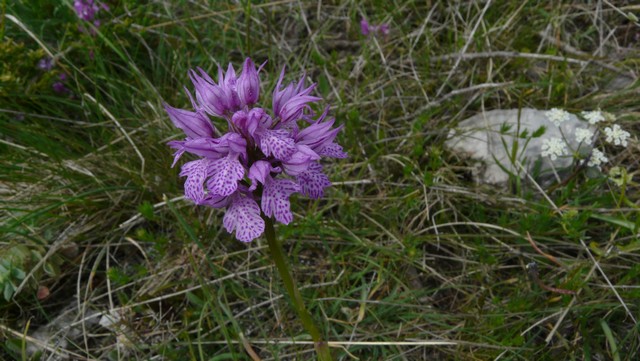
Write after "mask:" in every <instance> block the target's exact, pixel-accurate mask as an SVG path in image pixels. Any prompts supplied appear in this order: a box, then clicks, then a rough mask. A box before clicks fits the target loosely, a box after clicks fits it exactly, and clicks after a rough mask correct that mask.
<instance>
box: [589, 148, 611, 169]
mask: <svg viewBox="0 0 640 361" xmlns="http://www.w3.org/2000/svg"><path fill="white" fill-rule="evenodd" d="M608 161H609V158H607V157H606V156H605V155H604V153H602V152H601V151H599V150H598V149H594V150H593V151H592V152H591V158H589V162H588V163H587V165H588V166H589V167H598V169H600V165H601V164H603V163H607V162H608Z"/></svg>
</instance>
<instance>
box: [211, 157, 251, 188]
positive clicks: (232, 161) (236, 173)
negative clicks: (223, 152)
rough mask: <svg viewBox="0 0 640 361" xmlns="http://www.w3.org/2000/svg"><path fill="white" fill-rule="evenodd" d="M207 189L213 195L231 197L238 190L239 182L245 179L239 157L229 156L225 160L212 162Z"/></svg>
mask: <svg viewBox="0 0 640 361" xmlns="http://www.w3.org/2000/svg"><path fill="white" fill-rule="evenodd" d="M208 171H209V173H210V174H211V177H210V178H209V180H208V181H207V188H209V191H210V192H211V194H214V195H218V196H223V197H224V196H229V195H231V194H233V192H235V191H236V189H238V181H240V180H241V179H242V178H243V177H244V167H243V166H242V164H241V163H240V161H239V160H238V158H237V156H236V157H233V156H232V155H229V156H227V157H225V158H221V159H218V160H216V161H213V162H210V165H209V168H208Z"/></svg>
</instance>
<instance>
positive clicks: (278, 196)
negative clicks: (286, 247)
mask: <svg viewBox="0 0 640 361" xmlns="http://www.w3.org/2000/svg"><path fill="white" fill-rule="evenodd" d="M299 191H300V186H298V185H297V184H296V183H295V182H294V181H292V180H290V179H272V178H267V181H266V184H265V187H264V192H263V193H262V211H263V212H264V214H265V215H266V216H267V217H271V216H275V218H276V220H277V221H278V222H281V223H284V224H289V223H290V222H291V221H292V220H293V214H292V213H291V209H290V208H291V203H289V196H291V194H292V193H295V192H299Z"/></svg>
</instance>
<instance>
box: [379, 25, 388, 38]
mask: <svg viewBox="0 0 640 361" xmlns="http://www.w3.org/2000/svg"><path fill="white" fill-rule="evenodd" d="M378 31H379V32H380V33H382V35H385V36H386V35H389V24H381V25H380V27H378Z"/></svg>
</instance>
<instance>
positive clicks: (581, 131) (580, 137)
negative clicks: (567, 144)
mask: <svg viewBox="0 0 640 361" xmlns="http://www.w3.org/2000/svg"><path fill="white" fill-rule="evenodd" d="M576 142H578V143H584V144H591V143H592V142H593V132H592V131H591V130H590V129H589V128H578V129H576Z"/></svg>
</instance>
